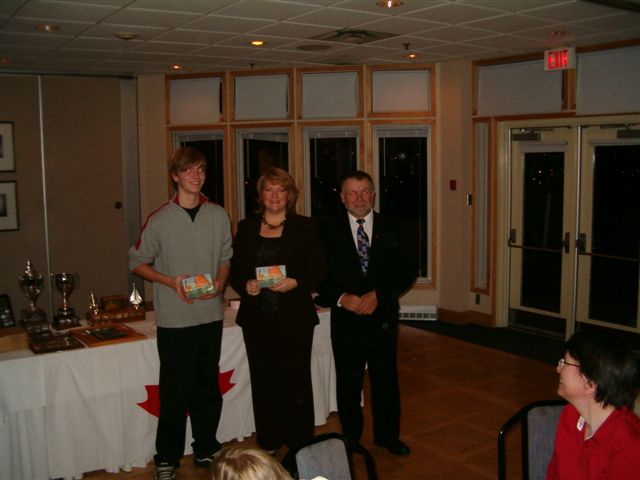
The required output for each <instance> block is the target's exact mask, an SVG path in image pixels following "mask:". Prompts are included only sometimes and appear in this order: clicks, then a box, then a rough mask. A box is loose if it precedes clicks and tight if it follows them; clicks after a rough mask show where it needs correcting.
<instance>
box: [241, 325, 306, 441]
mask: <svg viewBox="0 0 640 480" xmlns="http://www.w3.org/2000/svg"><path fill="white" fill-rule="evenodd" d="M268 315H277V314H265V317H267V316H268ZM262 321H263V322H264V324H265V325H266V326H267V328H260V327H256V326H254V325H252V326H249V327H243V328H242V334H243V336H244V343H245V346H246V349H247V358H248V360H249V371H250V373H251V394H252V398H253V415H254V419H255V422H256V441H257V442H258V445H260V447H262V448H263V449H265V450H274V449H277V448H280V447H281V446H282V445H283V444H285V445H287V446H288V447H294V446H296V445H298V444H300V443H302V442H305V441H307V440H309V439H311V438H312V437H313V429H314V423H315V422H314V417H315V415H314V409H313V387H312V384H311V346H312V343H313V328H309V329H307V330H305V331H297V332H291V331H289V330H288V329H287V328H286V327H281V328H277V327H274V328H269V325H274V324H275V322H269V321H268V319H267V318H263V319H262Z"/></svg>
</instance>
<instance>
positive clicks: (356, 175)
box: [340, 170, 375, 191]
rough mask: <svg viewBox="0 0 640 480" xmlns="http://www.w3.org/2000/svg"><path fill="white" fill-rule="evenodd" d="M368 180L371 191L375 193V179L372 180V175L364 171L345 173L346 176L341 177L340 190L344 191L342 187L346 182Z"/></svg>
mask: <svg viewBox="0 0 640 480" xmlns="http://www.w3.org/2000/svg"><path fill="white" fill-rule="evenodd" d="M351 179H354V180H367V181H368V182H369V184H371V189H372V191H373V189H375V185H374V183H373V178H371V175H369V174H368V173H367V172H363V171H362V170H352V171H350V172H347V173H345V174H344V175H342V176H341V177H340V190H341V191H342V187H343V185H344V182H346V181H347V180H351Z"/></svg>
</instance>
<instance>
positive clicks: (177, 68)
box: [169, 63, 184, 71]
mask: <svg viewBox="0 0 640 480" xmlns="http://www.w3.org/2000/svg"><path fill="white" fill-rule="evenodd" d="M169 68H170V69H171V70H176V71H177V70H182V69H183V68H184V67H183V66H182V65H178V64H177V63H174V64H173V65H169Z"/></svg>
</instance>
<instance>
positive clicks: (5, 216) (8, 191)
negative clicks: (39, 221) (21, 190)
mask: <svg viewBox="0 0 640 480" xmlns="http://www.w3.org/2000/svg"><path fill="white" fill-rule="evenodd" d="M9 230H18V187H17V185H16V182H14V181H12V182H0V232H4V231H9Z"/></svg>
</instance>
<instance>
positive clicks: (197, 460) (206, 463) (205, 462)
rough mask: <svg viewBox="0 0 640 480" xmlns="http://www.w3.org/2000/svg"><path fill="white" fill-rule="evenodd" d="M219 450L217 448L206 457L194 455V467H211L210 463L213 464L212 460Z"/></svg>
mask: <svg viewBox="0 0 640 480" xmlns="http://www.w3.org/2000/svg"><path fill="white" fill-rule="evenodd" d="M219 452H220V450H219V449H218V450H216V451H215V452H213V453H212V454H211V455H209V456H206V457H196V456H195V455H194V456H193V464H194V465H195V466H196V467H204V468H209V467H211V465H213V460H214V459H215V458H216V455H218V453H219Z"/></svg>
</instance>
